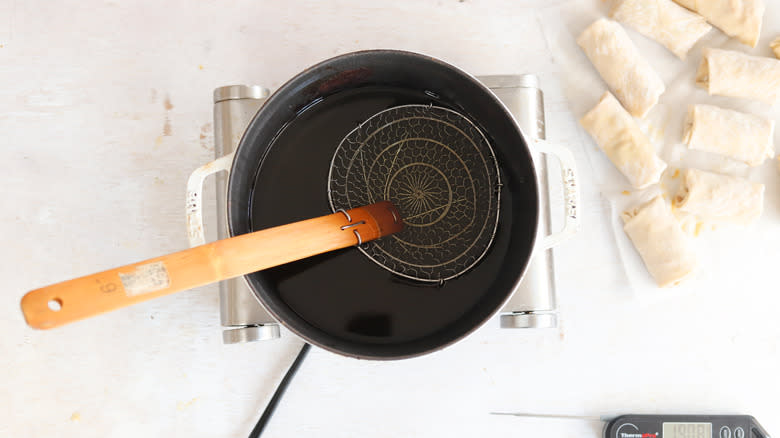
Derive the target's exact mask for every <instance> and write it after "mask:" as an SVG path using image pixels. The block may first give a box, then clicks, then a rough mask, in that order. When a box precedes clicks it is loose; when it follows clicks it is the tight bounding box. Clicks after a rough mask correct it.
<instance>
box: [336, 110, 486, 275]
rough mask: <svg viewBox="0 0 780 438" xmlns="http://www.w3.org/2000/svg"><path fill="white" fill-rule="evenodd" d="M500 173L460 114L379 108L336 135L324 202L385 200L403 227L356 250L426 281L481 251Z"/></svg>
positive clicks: (343, 205)
mask: <svg viewBox="0 0 780 438" xmlns="http://www.w3.org/2000/svg"><path fill="white" fill-rule="evenodd" d="M500 187H501V183H500V175H499V171H498V164H497V162H496V157H495V154H494V153H493V149H492V148H491V146H490V143H489V142H488V140H487V138H485V136H484V135H483V134H482V132H481V131H480V130H479V129H478V128H477V127H476V126H475V125H474V124H473V123H472V122H471V121H470V120H469V119H467V118H466V117H464V116H463V115H461V114H459V113H457V112H455V111H452V110H449V109H446V108H441V107H436V106H431V105H403V106H398V107H394V108H390V109H387V110H384V111H381V112H379V113H377V114H375V115H374V116H372V117H371V118H369V119H368V120H366V121H365V122H363V123H362V124H360V126H358V127H357V128H355V129H354V130H353V131H352V132H350V133H349V134H347V136H346V137H345V138H344V139H343V140H342V141H341V143H340V144H339V146H338V148H337V149H336V152H335V154H334V155H333V160H332V162H331V166H330V173H329V176H328V198H329V200H330V205H331V208H332V209H333V210H334V211H336V210H339V209H345V210H346V209H350V208H353V207H358V206H362V205H366V204H371V203H374V202H378V201H382V200H389V201H391V202H393V204H395V205H396V207H398V209H399V211H400V212H401V216H402V218H403V221H404V225H405V227H404V230H403V231H401V232H399V233H396V234H394V235H392V236H389V237H386V238H383V239H379V240H376V241H372V242H368V243H366V244H364V245H361V246H359V248H360V250H361V251H362V252H363V253H364V254H365V255H367V256H368V257H369V258H370V259H371V260H373V261H374V262H375V263H377V264H378V265H379V266H381V267H383V268H385V269H387V270H389V271H391V272H393V273H395V274H397V275H400V276H402V277H406V278H410V279H413V280H418V281H426V282H443V281H445V280H449V279H452V278H455V277H457V276H459V275H461V274H463V273H464V272H466V271H468V270H469V269H470V268H471V267H473V266H474V265H476V264H477V263H478V262H479V261H480V259H482V257H483V256H484V255H485V254H486V253H487V250H488V248H489V247H490V244H491V243H492V241H493V237H494V236H495V233H496V227H497V225H498V213H499V201H500Z"/></svg>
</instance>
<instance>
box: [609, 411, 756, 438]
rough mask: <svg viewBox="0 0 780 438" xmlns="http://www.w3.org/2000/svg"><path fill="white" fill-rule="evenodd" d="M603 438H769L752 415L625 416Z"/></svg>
mask: <svg viewBox="0 0 780 438" xmlns="http://www.w3.org/2000/svg"><path fill="white" fill-rule="evenodd" d="M604 438H769V435H768V434H767V433H766V431H765V430H764V428H763V427H761V425H760V424H758V421H756V419H755V418H753V417H751V416H749V415H622V416H620V417H617V418H615V419H613V420H611V421H609V422H608V423H607V425H606V426H605V427H604Z"/></svg>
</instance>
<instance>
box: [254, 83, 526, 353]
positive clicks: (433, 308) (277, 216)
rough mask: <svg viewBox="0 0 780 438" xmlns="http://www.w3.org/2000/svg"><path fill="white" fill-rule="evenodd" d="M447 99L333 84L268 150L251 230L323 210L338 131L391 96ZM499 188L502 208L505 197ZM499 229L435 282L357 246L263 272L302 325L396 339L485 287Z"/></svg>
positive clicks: (427, 328)
mask: <svg viewBox="0 0 780 438" xmlns="http://www.w3.org/2000/svg"><path fill="white" fill-rule="evenodd" d="M406 104H434V105H438V106H446V105H444V104H443V103H442V102H439V101H437V100H436V99H435V95H434V96H432V95H430V94H426V93H424V92H422V91H420V92H414V91H410V90H407V89H395V88H386V87H382V88H379V87H377V88H361V89H357V90H350V91H344V92H340V93H337V94H335V95H332V96H330V97H327V98H325V99H323V100H322V101H320V102H317V103H315V104H313V105H310V106H309V107H308V108H307V109H305V110H304V111H302V112H301V113H300V114H299V115H298V116H297V117H296V118H295V119H294V120H292V121H291V122H290V123H289V124H288V125H287V126H286V127H285V128H284V129H283V130H282V131H281V132H280V133H279V134H278V136H277V138H276V139H275V140H274V143H273V144H272V145H271V147H270V149H269V151H268V152H267V154H266V156H265V158H264V160H263V162H262V164H261V166H260V168H259V169H258V173H257V176H256V180H255V187H254V190H253V194H252V207H251V221H252V229H253V230H255V231H256V230H261V229H264V228H268V227H272V226H277V225H282V224H285V223H289V222H293V221H298V220H302V219H307V218H311V217H316V216H322V215H324V214H328V213H331V210H330V207H329V203H328V196H327V187H328V170H329V167H330V163H331V158H332V157H333V154H334V152H335V150H336V147H337V146H338V145H339V143H340V142H341V140H342V139H343V138H344V137H345V136H346V135H347V134H348V133H349V132H350V131H351V130H352V129H354V128H355V127H357V126H358V125H359V124H360V123H362V122H363V121H365V120H366V119H368V118H370V117H371V116H373V115H374V114H376V113H378V112H380V111H382V110H385V109H388V108H391V107H394V106H398V105H406ZM510 197H511V194H509V193H502V199H501V200H502V206H501V208H502V212H501V214H502V215H503V214H507V213H505V212H508V211H509V210H510V209H509V208H506V207H507V206H508V205H509V204H510V203H511V199H510ZM499 217H500V219H499V231H498V234H497V236H496V238H495V239H494V241H493V244H492V246H491V248H490V250H489V251H488V253H487V255H486V256H485V258H483V259H482V261H481V262H480V263H479V264H478V265H477V266H475V267H474V268H472V269H471V270H470V271H468V272H467V273H465V274H463V275H462V276H461V277H458V278H456V279H453V280H449V281H447V282H446V283H444V284H443V285H433V286H432V285H430V284H428V283H419V282H414V281H411V280H407V279H403V278H400V277H398V276H395V275H393V274H392V273H390V272H388V271H386V270H384V269H382V268H381V267H379V266H377V265H376V264H374V262H372V261H371V260H369V259H368V258H367V257H366V256H364V255H363V254H362V253H361V252H360V251H358V250H357V249H356V248H348V249H344V250H340V251H336V252H332V253H328V254H323V255H320V256H315V257H312V258H309V259H306V260H302V261H298V262H294V263H290V264H287V265H284V266H280V267H277V268H273V269H269V270H267V271H265V272H264V274H265V276H266V278H268V279H270V281H271V283H272V284H274V285H275V286H276V288H277V290H278V291H279V293H280V295H281V298H282V300H283V301H284V302H285V303H287V304H288V305H289V306H290V308H292V309H293V310H294V311H295V312H296V313H297V314H298V315H300V316H301V317H302V318H303V319H305V320H306V321H308V322H309V323H310V324H312V325H314V326H316V327H318V328H320V329H322V330H324V331H326V332H328V333H330V334H332V335H335V336H339V337H342V338H345V339H348V340H353V341H358V342H375V343H397V342H405V341H410V340H414V339H418V338H421V337H424V336H426V335H429V334H433V333H434V332H436V331H439V330H442V329H444V328H446V327H447V326H448V325H449V324H451V323H453V322H455V321H457V320H458V319H459V318H461V317H462V316H463V315H464V314H466V313H467V312H468V311H469V310H470V309H471V308H472V307H473V306H474V305H475V304H476V303H477V302H478V301H479V300H480V299H481V298H482V297H483V295H484V294H486V293H488V290H489V288H490V287H491V284H492V282H493V279H494V278H495V277H496V275H497V272H498V269H499V266H500V265H501V262H502V258H503V257H504V255H505V254H506V252H507V242H508V240H509V239H508V238H507V236H506V235H503V236H502V234H505V233H507V232H508V228H509V227H502V226H501V225H500V223H501V220H502V219H501V218H502V217H503V216H499Z"/></svg>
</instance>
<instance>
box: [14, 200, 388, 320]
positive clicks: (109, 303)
mask: <svg viewBox="0 0 780 438" xmlns="http://www.w3.org/2000/svg"><path fill="white" fill-rule="evenodd" d="M350 219H351V220H350ZM402 227H403V223H402V222H401V219H400V214H399V213H398V210H396V208H395V206H393V204H391V203H390V202H387V201H385V202H379V203H376V204H371V205H368V206H365V207H359V208H355V209H352V210H349V211H347V212H346V213H344V212H337V213H334V214H330V215H327V216H321V217H318V218H314V219H308V220H304V221H300V222H294V223H291V224H287V225H282V226H278V227H274V228H268V229H265V230H261V231H256V232H254V233H249V234H243V235H240V236H236V237H231V238H229V239H224V240H218V241H216V242H212V243H208V244H206V245H201V246H196V247H195V248H190V249H187V250H184V251H180V252H176V253H173V254H168V255H165V256H162V257H155V258H152V259H149V260H145V261H143V262H139V263H133V264H131V265H127V266H122V267H121V268H115V269H109V270H108V271H103V272H99V273H97V274H92V275H87V276H85V277H80V278H76V279H73V280H68V281H64V282H62V283H57V284H54V285H51V286H46V287H43V288H41V289H36V290H33V291H31V292H28V293H27V294H26V295H25V296H24V297H22V303H21V305H22V312H23V313H24V318H25V320H26V321H27V324H28V325H30V326H31V327H34V328H38V329H49V328H53V327H57V326H60V325H63V324H67V323H69V322H73V321H76V320H79V319H83V318H88V317H90V316H94V315H98V314H100V313H103V312H108V311H110V310H114V309H118V308H120V307H125V306H129V305H131V304H135V303H139V302H141V301H146V300H151V299H153V298H157V297H160V296H163V295H168V294H172V293H174V292H179V291H182V290H186V289H191V288H194V287H198V286H202V285H204V284H209V283H214V282H216V281H220V280H226V279H228V278H233V277H237V276H239V275H244V274H249V273H252V272H255V271H260V270H263V269H267V268H271V267H274V266H278V265H282V264H285V263H289V262H292V261H295V260H300V259H303V258H306V257H311V256H313V255H317V254H321V253H324V252H328V251H333V250H336V249H340V248H346V247H349V246H352V245H355V244H358V243H360V242H368V241H370V240H374V239H377V238H379V237H382V236H386V235H388V234H392V233H395V232H397V231H400V230H401V228H402Z"/></svg>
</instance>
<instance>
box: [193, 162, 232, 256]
mask: <svg viewBox="0 0 780 438" xmlns="http://www.w3.org/2000/svg"><path fill="white" fill-rule="evenodd" d="M232 164H233V154H232V153H231V154H228V155H225V156H224V157H222V158H219V159H216V160H214V161H212V162H211V163H208V164H206V165H204V166H201V167H199V168H197V169H195V171H194V172H192V174H191V175H190V178H189V180H187V205H186V213H187V237H189V240H190V247H194V246H200V245H203V244H205V243H206V234H205V232H204V231H203V182H204V181H205V180H206V177H208V176H209V175H213V174H215V173H217V172H222V171H225V172H229V171H230V166H231V165H232Z"/></svg>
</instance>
